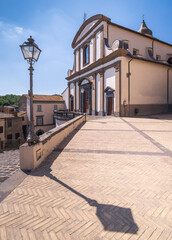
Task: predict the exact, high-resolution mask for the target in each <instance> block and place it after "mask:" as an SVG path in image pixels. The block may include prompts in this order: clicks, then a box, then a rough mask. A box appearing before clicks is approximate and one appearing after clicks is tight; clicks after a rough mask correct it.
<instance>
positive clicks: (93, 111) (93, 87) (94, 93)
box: [92, 74, 96, 115]
mask: <svg viewBox="0 0 172 240" xmlns="http://www.w3.org/2000/svg"><path fill="white" fill-rule="evenodd" d="M95 114H96V74H94V75H93V81H92V115H95Z"/></svg>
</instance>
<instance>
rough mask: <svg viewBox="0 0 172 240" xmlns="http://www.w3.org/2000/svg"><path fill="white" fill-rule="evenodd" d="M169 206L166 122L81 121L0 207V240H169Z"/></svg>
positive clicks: (171, 183) (170, 124) (171, 156)
mask: <svg viewBox="0 0 172 240" xmlns="http://www.w3.org/2000/svg"><path fill="white" fill-rule="evenodd" d="M7 181H8V180H7ZM5 182H6V181H5ZM5 182H4V183H2V184H1V187H2V186H3V184H5ZM171 200H172V118H171V116H168V115H163V117H162V118H161V119H158V118H156V117H155V118H115V117H102V118H94V119H92V120H91V119H89V121H87V122H86V123H85V124H84V125H83V126H82V127H81V128H79V129H76V130H75V131H74V132H73V133H72V134H71V135H70V137H68V138H67V139H66V140H65V141H64V142H63V143H62V144H61V145H60V146H58V147H57V148H56V149H55V150H54V151H53V152H52V154H51V155H50V156H49V157H48V158H47V159H46V161H45V162H44V163H43V164H42V166H41V167H39V168H38V169H37V170H35V171H32V172H31V173H30V174H29V175H28V176H26V177H25V178H24V179H23V180H22V181H21V183H20V184H18V186H17V187H15V189H14V190H13V191H12V192H11V193H10V194H9V195H8V196H7V197H6V198H4V200H3V201H2V202H1V203H0V239H2V240H6V239H9V240H11V239H16V240H20V239H24V240H27V239H29V240H41V239H45V240H56V239H60V240H63V239H66V240H68V239H73V240H79V239H80V240H81V239H90V240H93V239H95V240H99V239H106V240H109V239H115V240H116V239H122V240H125V239H139V240H142V239H143V240H147V239H150V240H154V239H155V240H156V239H158V240H171V239H172V201H171Z"/></svg>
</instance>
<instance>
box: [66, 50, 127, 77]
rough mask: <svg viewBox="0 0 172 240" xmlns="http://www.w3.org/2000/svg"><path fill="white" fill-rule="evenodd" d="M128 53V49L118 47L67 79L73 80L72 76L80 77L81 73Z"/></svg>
mask: <svg viewBox="0 0 172 240" xmlns="http://www.w3.org/2000/svg"><path fill="white" fill-rule="evenodd" d="M127 53H128V51H127V50H126V49H118V50H117V51H115V52H112V53H111V54H109V55H108V56H106V57H103V58H100V59H99V60H97V61H96V62H94V63H92V64H90V65H89V66H88V67H86V68H84V69H82V70H80V71H79V72H76V73H74V74H72V75H71V76H69V77H67V78H66V80H71V79H72V78H75V77H77V76H78V77H79V76H80V75H82V74H84V73H86V72H88V71H90V70H92V69H93V68H96V67H98V66H99V65H102V64H105V63H107V62H109V61H111V60H113V59H115V58H117V57H121V56H126V54H127Z"/></svg>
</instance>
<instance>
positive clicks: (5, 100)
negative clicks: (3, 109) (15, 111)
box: [0, 94, 21, 106]
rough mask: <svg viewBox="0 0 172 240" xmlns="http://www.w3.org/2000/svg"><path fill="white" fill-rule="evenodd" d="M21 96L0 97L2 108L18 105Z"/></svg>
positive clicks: (8, 95)
mask: <svg viewBox="0 0 172 240" xmlns="http://www.w3.org/2000/svg"><path fill="white" fill-rule="evenodd" d="M20 97H21V96H20V95H14V94H7V95H5V96H0V106H9V105H18V103H19V99H20Z"/></svg>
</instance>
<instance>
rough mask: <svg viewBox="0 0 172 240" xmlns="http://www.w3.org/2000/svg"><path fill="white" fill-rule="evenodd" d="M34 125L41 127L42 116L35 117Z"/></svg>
mask: <svg viewBox="0 0 172 240" xmlns="http://www.w3.org/2000/svg"><path fill="white" fill-rule="evenodd" d="M36 125H37V126H43V116H37V117H36Z"/></svg>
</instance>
